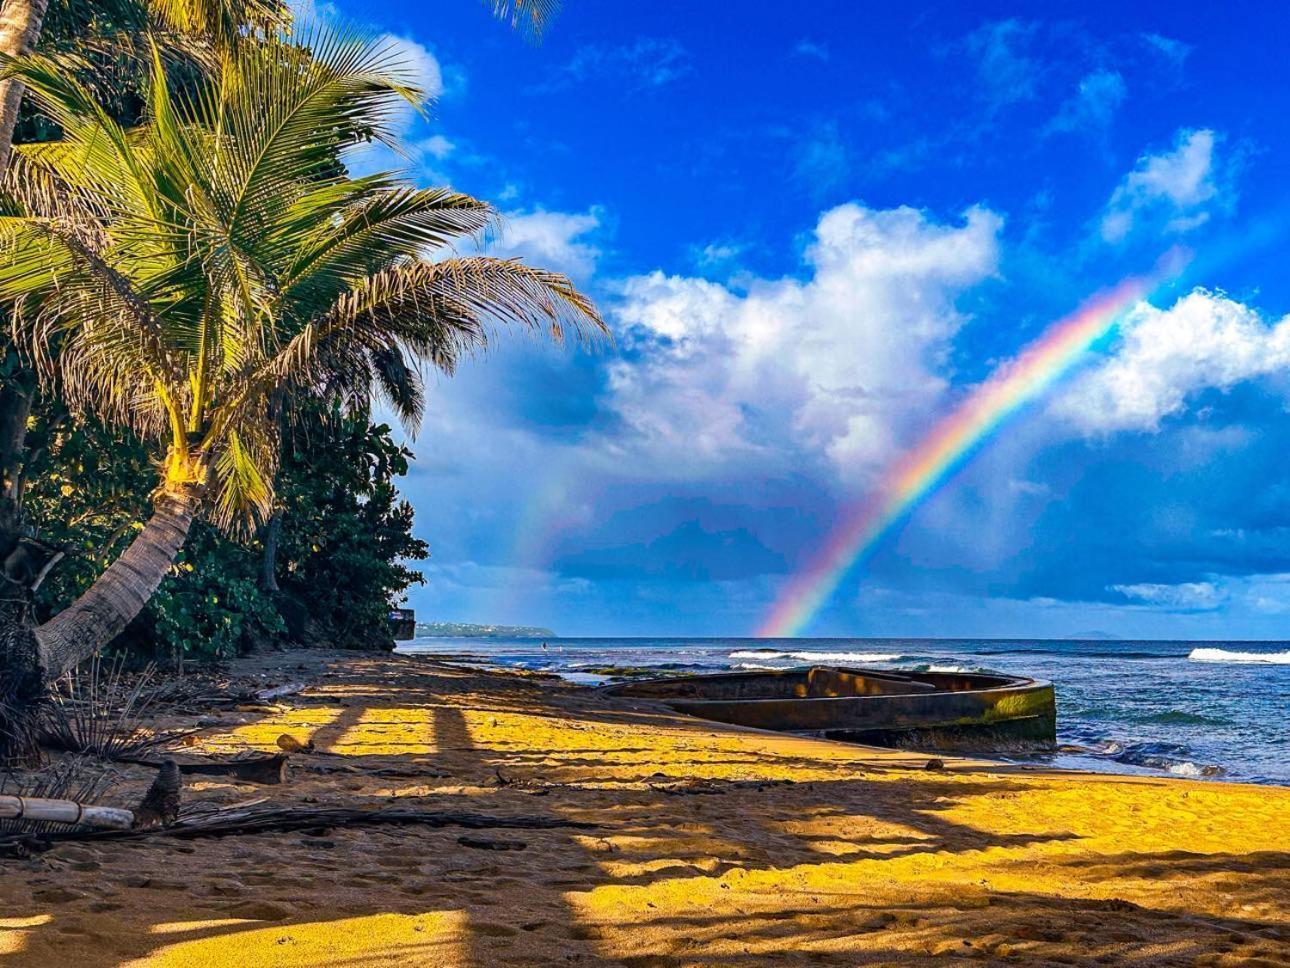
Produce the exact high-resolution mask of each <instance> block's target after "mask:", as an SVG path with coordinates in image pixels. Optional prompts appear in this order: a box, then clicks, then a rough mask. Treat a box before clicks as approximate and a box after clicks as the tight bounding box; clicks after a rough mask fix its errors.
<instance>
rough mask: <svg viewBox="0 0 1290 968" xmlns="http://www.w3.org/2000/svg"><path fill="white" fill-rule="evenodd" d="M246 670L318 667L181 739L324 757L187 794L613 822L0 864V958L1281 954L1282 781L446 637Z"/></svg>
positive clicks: (206, 747) (348, 833) (255, 839)
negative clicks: (726, 716) (282, 777)
mask: <svg viewBox="0 0 1290 968" xmlns="http://www.w3.org/2000/svg"><path fill="white" fill-rule="evenodd" d="M234 671H235V672H236V673H237V674H239V675H243V676H257V677H259V678H260V679H261V680H262V681H264V682H266V683H281V682H286V681H288V680H292V679H295V680H301V681H304V682H306V683H308V684H309V688H308V689H307V690H306V691H305V692H303V693H300V694H297V695H294V696H291V697H289V699H287V700H284V701H283V702H282V707H283V708H281V709H280V710H278V711H259V712H227V713H219V714H215V718H217V719H218V720H219V722H218V724H217V725H211V726H209V727H208V728H206V729H204V730H202V732H201V733H199V734H198V736H199V739H198V741H197V745H195V746H193V747H191V749H190V752H193V753H211V754H230V753H235V752H238V751H241V750H245V749H248V748H253V749H260V750H266V751H275V752H276V751H277V747H276V740H277V737H278V736H279V735H281V734H282V733H284V732H285V733H289V734H291V735H292V736H294V737H296V738H297V739H299V740H301V741H302V742H304V741H307V740H309V739H313V740H314V742H315V744H316V745H317V747H318V749H319V751H320V752H318V753H313V754H300V755H297V756H293V757H292V769H291V775H290V776H289V778H288V780H287V782H286V783H285V784H283V785H281V786H272V787H256V786H251V785H245V784H237V783H229V782H224V781H223V780H222V779H215V778H212V779H210V780H203V781H200V782H193V783H190V784H188V785H187V786H186V788H185V793H184V796H185V802H187V803H193V802H196V801H199V800H206V801H211V802H215V803H219V804H221V805H230V804H234V803H239V802H245V801H248V800H252V799H258V798H260V797H268V798H269V799H270V800H272V801H273V802H275V803H282V804H311V805H344V806H350V807H377V806H388V805H391V804H394V803H398V804H401V805H415V806H418V807H423V808H426V809H441V810H472V811H480V812H487V813H489V814H493V815H499V816H529V815H545V816H554V817H560V818H564V819H570V820H577V821H580V822H584V823H591V824H595V825H597V826H596V828H595V829H589V830H568V829H555V830H519V831H516V830H499V831H482V832H472V831H466V830H462V829H460V828H451V827H449V828H444V829H428V828H425V827H419V826H413V827H406V828H344V827H334V828H331V829H329V830H326V831H315V832H307V833H305V834H301V833H292V834H262V835H256V836H234V837H226V838H223V839H208V840H194V841H182V842H181V841H174V840H170V839H166V838H153V839H149V840H144V841H140V842H133V843H103V844H66V845H60V846H57V847H55V848H54V849H53V850H51V851H49V852H48V853H46V854H43V855H39V856H37V857H36V858H34V859H32V860H30V861H5V862H4V863H5V865H6V867H7V868H8V870H9V873H10V876H9V877H7V878H5V879H4V881H3V883H2V884H0V897H2V898H3V905H4V908H5V911H6V914H5V917H4V919H3V920H0V953H4V954H5V955H6V962H7V963H9V964H15V965H45V964H55V963H60V964H61V963H66V964H77V965H78V966H81V968H91V966H96V965H115V964H138V965H144V964H147V965H198V964H200V965H223V964H228V965H234V964H237V965H246V964H265V965H312V964H330V963H338V962H339V963H348V964H367V963H373V964H385V965H402V964H407V965H413V964H419V965H424V964H436V965H473V966H491V965H503V964H514V965H529V964H534V965H536V964H553V963H560V964H570V963H573V964H578V963H581V964H622V965H634V966H647V965H648V966H652V965H657V966H681V965H727V964H728V965H754V964H757V965H760V964H839V965H843V964H845V965H851V964H856V963H865V962H872V963H880V964H881V963H890V962H900V963H909V964H919V963H924V962H926V963H928V964H931V963H933V961H934V962H935V963H936V964H937V965H940V964H944V963H945V959H946V958H949V959H950V961H951V963H953V962H954V961H957V960H959V959H962V960H963V961H964V963H966V962H967V961H968V960H971V961H975V962H976V963H981V960H982V959H984V960H985V961H987V962H988V961H991V960H1004V961H1006V962H1007V963H1017V964H1052V963H1065V964H1106V963H1121V962H1133V963H1135V964H1187V965H1199V964H1212V965H1238V964H1239V965H1258V964H1267V965H1272V964H1279V963H1284V960H1283V959H1286V958H1287V957H1290V904H1287V898H1288V897H1290V874H1287V870H1290V852H1287V850H1286V848H1285V845H1284V832H1285V830H1286V828H1287V825H1288V823H1290V788H1285V787H1276V786H1254V785H1246V784H1241V783H1224V784H1214V783H1203V782H1196V781H1191V780H1185V779H1167V778H1159V779H1158V778H1144V777H1127V776H1115V775H1109V774H1092V773H1079V772H1074V771H1062V770H1055V769H1049V768H1040V767H1033V766H1017V765H1008V764H1001V763H997V762H988V761H979V760H969V759H957V758H952V757H948V756H947V757H939V758H940V759H942V760H943V761H944V768H943V769H934V770H928V769H927V768H926V765H927V762H928V760H929V759H930V757H928V756H926V755H922V754H914V753H902V752H897V751H891V750H879V749H874V748H868V747H857V746H848V745H844V744H840V743H831V742H825V741H819V740H808V739H801V738H797V737H791V736H785V735H780V734H774V733H761V732H754V731H748V730H740V729H737V728H735V727H727V726H723V725H720V724H716V723H709V722H703V721H698V720H693V719H688V718H685V717H682V716H680V715H677V714H674V713H671V712H669V711H667V710H665V709H662V708H660V707H657V706H653V705H651V704H649V703H645V702H640V701H625V700H611V699H608V698H606V697H604V696H601V695H599V694H597V693H595V692H593V691H591V690H588V689H585V688H581V687H578V686H575V685H571V684H567V683H564V682H561V681H559V680H558V679H555V678H552V677H549V676H540V675H534V674H524V673H520V672H515V671H507V672H503V671H488V670H480V669H477V668H469V667H463V666H457V665H453V664H452V663H449V662H445V661H442V660H438V659H435V658H433V657H428V656H409V655H399V654H395V655H381V656H373V655H371V654H354V653H324V652H302V653H298V652H290V653H275V654H269V655H264V656H257V657H251V658H248V659H244V660H239V661H238V662H237V663H235V664H234ZM195 719H196V717H194V716H188V717H184V716H180V715H169V716H166V717H162V720H161V722H162V724H163V725H169V726H174V725H184V726H188V725H193V721H194V720H195ZM320 771H322V772H320ZM123 772H124V774H125V775H126V781H125V783H124V784H123V785H122V787H121V791H122V793H123V794H127V793H131V792H132V791H134V790H135V789H136V788H138V789H141V788H142V786H145V785H146V782H147V771H144V770H139V769H137V768H129V769H125V770H123ZM466 834H470V835H471V837H467V838H466V839H467V840H470V839H471V838H472V837H473V838H475V841H474V843H475V846H471V845H469V844H463V843H461V842H459V838H461V837H463V835H466ZM481 839H482V841H483V842H485V843H490V844H492V845H493V846H499V845H510V846H512V847H517V846H518V845H519V844H523V849H511V850H506V851H498V850H495V849H480V848H479V843H480V841H481Z"/></svg>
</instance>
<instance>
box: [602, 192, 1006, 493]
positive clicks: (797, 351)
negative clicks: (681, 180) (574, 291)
mask: <svg viewBox="0 0 1290 968" xmlns="http://www.w3.org/2000/svg"><path fill="white" fill-rule="evenodd" d="M1000 228H1001V219H1000V218H999V217H998V216H997V215H995V214H994V213H993V212H990V211H988V210H986V209H983V208H972V209H969V210H968V211H967V212H966V213H965V215H964V217H963V222H962V224H960V225H945V224H941V223H938V222H936V221H934V220H933V219H931V218H930V217H929V216H928V215H927V214H925V213H923V212H920V211H917V210H915V209H911V208H896V209H889V210H874V209H869V208H866V207H864V206H862V205H859V204H855V203H849V204H845V205H840V206H838V207H837V208H834V209H832V210H830V211H827V212H825V213H824V214H823V215H822V216H821V218H820V219H819V222H818V224H817V225H816V228H815V234H814V240H813V242H812V243H811V245H810V246H809V247H808V249H807V251H806V262H807V265H808V267H809V269H810V277H809V278H808V279H806V280H805V281H802V280H799V279H794V278H790V279H776V280H771V279H752V280H741V281H742V282H743V283H744V284H743V285H742V286H741V287H740V288H738V289H736V288H733V287H730V286H727V285H721V284H718V283H715V282H711V281H709V280H705V279H701V278H692V277H684V276H671V275H665V274H664V273H662V272H654V273H651V274H649V275H645V276H637V277H635V278H632V279H630V280H628V281H627V282H626V283H625V285H624V287H623V293H622V294H623V301H622V304H621V306H620V307H619V310H618V313H617V316H618V320H619V323H620V325H621V326H622V328H623V329H624V333H623V337H622V346H623V349H624V353H623V356H622V358H621V359H619V360H617V361H615V362H614V363H613V364H611V366H610V368H609V391H610V396H609V399H608V401H607V403H608V406H609V407H610V408H612V410H613V411H614V413H615V414H616V416H617V418H618V424H617V426H616V430H617V431H619V432H618V433H617V434H616V436H615V438H614V440H613V441H612V442H611V444H610V446H613V447H617V448H622V449H632V448H635V450H636V452H637V453H639V454H641V455H642V459H643V460H644V461H646V462H647V463H648V464H649V465H650V466H654V467H658V468H662V469H665V470H666V471H667V472H669V473H680V474H690V473H701V472H702V471H703V469H704V468H708V467H710V466H711V465H712V464H714V463H715V464H720V465H724V466H730V465H733V464H736V463H738V462H740V461H750V460H752V461H756V460H770V461H773V462H774V463H775V465H776V467H777V468H778V469H782V468H783V466H784V463H785V461H792V460H794V459H798V460H800V461H802V462H809V461H815V460H821V459H822V460H823V462H824V463H825V464H826V465H831V467H832V469H833V470H834V471H836V472H838V473H839V474H840V475H841V476H842V477H843V478H845V479H847V480H848V481H849V482H851V483H860V482H864V481H865V480H866V479H867V476H868V475H870V474H871V473H872V471H873V470H874V469H875V468H876V467H877V466H878V465H879V464H881V463H882V462H884V461H886V460H888V459H889V458H890V457H891V456H892V455H893V453H894V452H895V451H897V450H898V448H899V447H900V446H901V444H902V443H903V442H904V440H905V438H906V437H907V435H908V433H909V432H910V430H911V428H912V426H913V425H914V424H916V423H918V422H919V421H921V420H922V419H923V417H924V416H925V415H926V413H927V412H928V410H929V408H931V407H933V406H935V404H936V403H937V401H938V400H939V398H940V396H941V394H942V393H943V392H944V390H945V388H946V377H945V369H946V367H945V362H946V356H947V353H948V349H949V344H950V341H951V339H952V338H953V336H954V334H955V333H956V332H957V331H958V329H959V328H960V326H961V324H962V322H963V316H962V315H961V314H960V313H959V312H958V310H957V309H956V307H955V299H956V297H957V296H958V294H959V293H961V292H962V291H963V290H965V289H966V288H968V287H970V286H972V285H975V284H976V283H978V282H980V281H981V280H983V279H985V278H987V277H989V276H990V275H992V274H993V273H994V272H995V269H996V266H997V262H998V233H999V230H1000ZM795 455H796V457H795Z"/></svg>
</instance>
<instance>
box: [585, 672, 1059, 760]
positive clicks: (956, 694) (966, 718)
mask: <svg viewBox="0 0 1290 968" xmlns="http://www.w3.org/2000/svg"><path fill="white" fill-rule="evenodd" d="M602 691H603V692H605V693H607V694H609V695H615V696H623V697H629V698H635V699H652V700H657V701H659V702H662V703H664V704H665V705H667V706H670V707H671V708H672V709H675V710H676V711H678V712H683V713H688V714H690V715H693V716H698V717H701V718H703V719H713V720H716V721H718V722H723V723H734V724H735V725H738V726H753V727H756V728H758V729H773V730H778V731H781V732H791V733H800V734H805V735H811V736H823V737H826V738H829V739H846V740H852V741H855V742H866V743H875V744H878V745H883V746H915V747H936V748H949V749H953V748H958V749H982V748H986V747H998V746H1003V745H1008V744H1015V743H1026V744H1031V743H1051V742H1053V741H1054V740H1055V739H1056V728H1057V705H1056V700H1055V698H1054V695H1053V686H1052V683H1050V682H1045V681H1043V680H1040V679H1026V678H1021V677H1016V676H1003V675H994V674H986V673H976V672H891V671H888V670H885V669H884V670H878V669H845V668H836V667H831V666H811V667H809V668H802V669H786V670H782V671H781V670H775V671H764V672H732V673H721V674H718V675H706V676H683V677H677V678H670V679H647V680H639V681H636V682H624V683H618V684H616V685H612V686H606V687H604V689H603V690H602Z"/></svg>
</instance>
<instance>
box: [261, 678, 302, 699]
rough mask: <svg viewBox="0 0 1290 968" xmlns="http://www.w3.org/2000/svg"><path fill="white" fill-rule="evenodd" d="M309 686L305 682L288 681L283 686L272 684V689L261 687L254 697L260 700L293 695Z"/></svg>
mask: <svg viewBox="0 0 1290 968" xmlns="http://www.w3.org/2000/svg"><path fill="white" fill-rule="evenodd" d="M308 686H309V684H308V683H306V682H288V683H287V684H286V685H283V686H274V687H273V688H272V689H261V690H260V691H259V692H257V693H256V694H255V698H256V699H258V700H260V701H261V702H265V701H267V700H269V699H280V698H281V697H283V696H294V695H295V694H296V693H298V692H303V691H304V690H305V689H307V688H308Z"/></svg>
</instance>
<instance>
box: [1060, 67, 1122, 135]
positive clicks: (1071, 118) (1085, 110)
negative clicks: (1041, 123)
mask: <svg viewBox="0 0 1290 968" xmlns="http://www.w3.org/2000/svg"><path fill="white" fill-rule="evenodd" d="M1127 93H1128V91H1127V89H1126V88H1125V86H1124V78H1123V77H1122V76H1121V75H1120V73H1119V72H1118V71H1111V70H1106V69H1104V68H1103V69H1100V70H1096V71H1093V72H1092V73H1091V74H1087V75H1085V76H1084V77H1083V78H1081V79H1080V82H1079V87H1078V89H1077V90H1076V92H1075V94H1074V95H1073V96H1072V97H1071V98H1070V99H1069V100H1068V101H1066V103H1064V104H1063V105H1062V106H1061V110H1059V111H1058V112H1057V116H1056V117H1055V118H1053V120H1052V121H1051V122H1050V123H1049V124H1048V127H1047V129H1046V130H1047V131H1049V132H1062V131H1086V130H1089V129H1099V128H1105V127H1106V126H1107V125H1108V124H1110V123H1111V119H1112V118H1113V117H1115V112H1116V111H1117V110H1119V107H1120V105H1121V104H1123V103H1124V98H1125V96H1126V95H1127Z"/></svg>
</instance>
